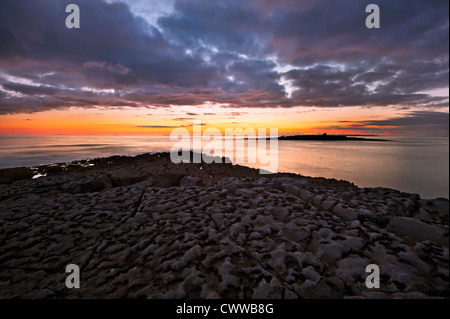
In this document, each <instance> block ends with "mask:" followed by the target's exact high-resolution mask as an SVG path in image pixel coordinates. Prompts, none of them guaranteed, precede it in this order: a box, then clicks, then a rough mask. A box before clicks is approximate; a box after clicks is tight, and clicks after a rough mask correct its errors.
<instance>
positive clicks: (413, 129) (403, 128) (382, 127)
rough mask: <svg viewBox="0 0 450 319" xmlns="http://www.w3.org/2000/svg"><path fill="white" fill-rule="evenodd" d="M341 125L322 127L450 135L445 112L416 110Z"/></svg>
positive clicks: (342, 122)
mask: <svg viewBox="0 0 450 319" xmlns="http://www.w3.org/2000/svg"><path fill="white" fill-rule="evenodd" d="M340 123H341V124H342V125H339V126H325V127H322V129H325V130H326V129H329V130H330V129H332V130H344V131H356V132H366V133H376V134H379V133H386V132H389V133H391V134H392V133H398V134H404V133H410V134H411V133H414V134H416V135H426V136H429V135H435V136H447V137H448V135H449V126H448V123H449V114H448V113H444V112H428V111H415V112H411V113H408V114H406V116H399V117H394V118H389V119H386V120H368V121H358V122H352V121H340Z"/></svg>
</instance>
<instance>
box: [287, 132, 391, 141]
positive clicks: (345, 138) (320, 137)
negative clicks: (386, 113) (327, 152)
mask: <svg viewBox="0 0 450 319" xmlns="http://www.w3.org/2000/svg"><path fill="white" fill-rule="evenodd" d="M278 140H281V141H382V142H387V141H389V140H385V139H380V138H364V137H355V136H347V135H328V134H326V133H324V134H321V135H282V136H279V137H278Z"/></svg>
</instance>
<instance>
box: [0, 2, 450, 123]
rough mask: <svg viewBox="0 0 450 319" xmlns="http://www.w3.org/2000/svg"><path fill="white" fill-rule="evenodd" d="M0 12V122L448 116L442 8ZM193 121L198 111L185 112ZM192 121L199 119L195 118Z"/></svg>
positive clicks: (292, 5)
mask: <svg viewBox="0 0 450 319" xmlns="http://www.w3.org/2000/svg"><path fill="white" fill-rule="evenodd" d="M72 2H73V1H70V0H41V1H34V0H2V1H1V2H0V43H1V45H0V114H8V113H22V112H26V113H32V112H39V111H44V110H49V109H63V108H67V107H72V106H77V107H86V108H90V107H96V106H101V107H113V108H115V107H143V106H153V107H167V106H179V105H202V104H205V103H213V104H217V105H220V106H225V107H235V108H240V107H260V108H264V107H268V108H272V107H294V106H316V107H344V106H367V107H371V106H390V105H395V106H400V107H406V108H411V109H413V108H416V107H420V108H421V109H424V108H429V109H430V108H442V107H446V106H447V107H448V96H444V97H436V96H430V95H428V94H425V93H423V92H426V91H429V90H432V89H437V88H447V87H448V86H449V83H448V82H449V81H448V77H449V54H448V52H449V42H448V36H449V18H448V9H449V3H448V1H439V0H431V1H430V0H417V1H406V0H403V1H388V0H379V1H377V4H378V5H379V6H380V8H381V29H376V30H375V29H367V28H366V27H365V24H364V21H365V18H366V16H367V14H366V13H365V6H366V5H367V4H369V3H371V1H353V0H341V1H325V0H315V1H313V0H301V1H300V0H299V1H288V0H283V1H269V0H230V1H206V0H202V1H200V0H175V1H168V2H167V1H142V0H139V1H131V0H123V1H120V0H108V1H104V0H98V1H89V0H77V1H76V3H77V4H78V5H79V6H80V9H81V28H80V29H67V28H66V27H65V23H64V21H65V18H66V15H67V14H66V13H65V7H66V6H67V5H68V4H69V3H72ZM188 115H192V116H194V114H193V113H192V114H188ZM195 115H196V114H195Z"/></svg>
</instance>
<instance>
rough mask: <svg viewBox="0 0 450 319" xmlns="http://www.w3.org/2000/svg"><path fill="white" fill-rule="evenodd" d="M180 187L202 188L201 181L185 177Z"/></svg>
mask: <svg viewBox="0 0 450 319" xmlns="http://www.w3.org/2000/svg"><path fill="white" fill-rule="evenodd" d="M180 186H181V187H194V186H203V181H202V180H201V179H200V178H198V177H192V176H185V177H183V179H182V180H181V182H180Z"/></svg>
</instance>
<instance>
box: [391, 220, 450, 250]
mask: <svg viewBox="0 0 450 319" xmlns="http://www.w3.org/2000/svg"><path fill="white" fill-rule="evenodd" d="M387 229H388V230H389V231H392V232H394V233H396V234H398V235H400V236H402V237H403V238H405V239H406V240H407V241H410V242H417V241H424V240H431V241H434V242H436V243H438V244H441V245H445V246H447V247H448V230H445V229H443V228H442V227H440V226H436V225H429V224H427V223H424V222H422V221H420V220H418V219H415V218H411V217H394V218H392V219H391V221H390V222H389V225H388V226H387Z"/></svg>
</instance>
